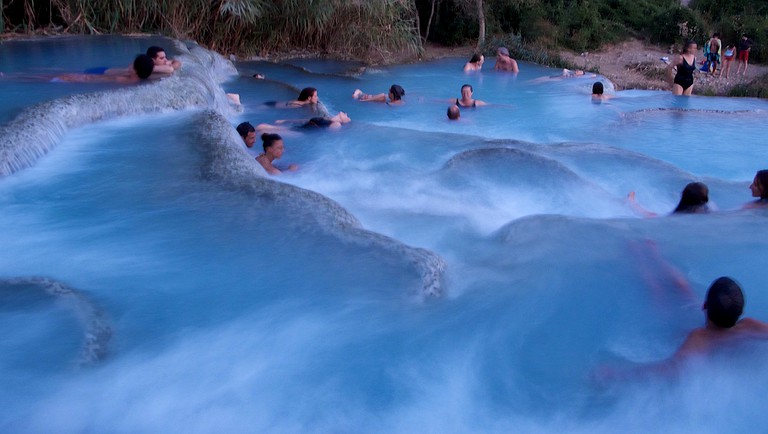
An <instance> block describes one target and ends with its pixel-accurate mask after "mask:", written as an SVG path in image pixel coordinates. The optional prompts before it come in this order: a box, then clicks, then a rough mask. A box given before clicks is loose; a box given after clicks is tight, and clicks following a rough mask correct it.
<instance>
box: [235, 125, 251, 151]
mask: <svg viewBox="0 0 768 434" xmlns="http://www.w3.org/2000/svg"><path fill="white" fill-rule="evenodd" d="M237 133H238V134H240V137H242V138H243V142H244V143H245V146H246V147H247V148H248V149H249V150H250V149H252V148H253V145H254V144H255V143H256V128H254V127H253V125H251V123H250V122H243V123H241V124H240V125H238V126H237Z"/></svg>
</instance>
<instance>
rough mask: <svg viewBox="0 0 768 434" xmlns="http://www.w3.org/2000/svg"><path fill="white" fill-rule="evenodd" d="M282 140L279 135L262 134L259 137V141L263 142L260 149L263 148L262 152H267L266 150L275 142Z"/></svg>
mask: <svg viewBox="0 0 768 434" xmlns="http://www.w3.org/2000/svg"><path fill="white" fill-rule="evenodd" d="M278 140H283V138H282V137H280V134H274V133H264V134H262V135H261V141H262V142H264V143H263V144H262V147H263V148H264V152H266V151H267V148H269V147H271V146H272V145H274V144H275V142H276V141H278Z"/></svg>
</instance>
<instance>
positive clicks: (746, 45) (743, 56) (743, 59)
mask: <svg viewBox="0 0 768 434" xmlns="http://www.w3.org/2000/svg"><path fill="white" fill-rule="evenodd" d="M738 45H739V55H738V56H739V57H738V59H739V66H738V67H736V75H739V71H741V65H744V72H743V73H742V75H747V65H748V64H749V50H751V49H752V40H750V39H749V38H748V37H747V35H742V36H741V40H740V41H739V44H738Z"/></svg>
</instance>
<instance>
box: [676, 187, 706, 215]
mask: <svg viewBox="0 0 768 434" xmlns="http://www.w3.org/2000/svg"><path fill="white" fill-rule="evenodd" d="M707 202H709V188H708V187H707V186H706V185H705V184H703V183H701V182H691V183H690V184H688V185H686V186H685V188H684V189H683V194H682V195H681V196H680V203H678V204H677V208H675V210H674V211H673V213H684V214H696V213H705V212H709V209H708V208H707Z"/></svg>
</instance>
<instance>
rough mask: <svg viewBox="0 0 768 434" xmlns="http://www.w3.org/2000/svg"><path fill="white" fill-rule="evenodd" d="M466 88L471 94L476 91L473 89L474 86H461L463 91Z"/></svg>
mask: <svg viewBox="0 0 768 434" xmlns="http://www.w3.org/2000/svg"><path fill="white" fill-rule="evenodd" d="M465 87H468V88H469V91H470V92H474V91H475V90H474V89H472V85H471V84H465V85H464V86H461V90H462V91H463V90H464V88H465Z"/></svg>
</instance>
